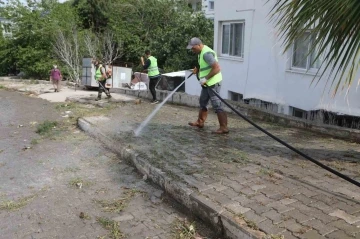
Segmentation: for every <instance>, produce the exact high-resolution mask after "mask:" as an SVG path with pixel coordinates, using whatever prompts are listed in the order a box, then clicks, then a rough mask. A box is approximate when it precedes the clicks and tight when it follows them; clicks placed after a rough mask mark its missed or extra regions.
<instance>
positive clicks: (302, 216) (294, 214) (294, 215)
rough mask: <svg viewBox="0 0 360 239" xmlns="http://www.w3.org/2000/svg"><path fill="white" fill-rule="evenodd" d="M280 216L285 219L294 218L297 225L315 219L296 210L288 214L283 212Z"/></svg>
mask: <svg viewBox="0 0 360 239" xmlns="http://www.w3.org/2000/svg"><path fill="white" fill-rule="evenodd" d="M282 214H283V215H284V216H285V217H286V218H294V219H295V220H296V221H297V222H299V223H303V222H306V221H309V220H312V219H315V217H313V216H309V215H306V214H303V213H301V212H300V211H299V210H297V209H295V210H292V211H288V212H285V213H282Z"/></svg>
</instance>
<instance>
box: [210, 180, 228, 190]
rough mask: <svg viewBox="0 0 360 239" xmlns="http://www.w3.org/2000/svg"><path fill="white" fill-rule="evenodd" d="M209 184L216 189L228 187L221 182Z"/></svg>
mask: <svg viewBox="0 0 360 239" xmlns="http://www.w3.org/2000/svg"><path fill="white" fill-rule="evenodd" d="M208 186H210V187H212V188H214V189H215V190H216V191H222V190H225V189H228V187H227V186H224V185H222V184H221V183H220V182H216V183H212V184H208Z"/></svg>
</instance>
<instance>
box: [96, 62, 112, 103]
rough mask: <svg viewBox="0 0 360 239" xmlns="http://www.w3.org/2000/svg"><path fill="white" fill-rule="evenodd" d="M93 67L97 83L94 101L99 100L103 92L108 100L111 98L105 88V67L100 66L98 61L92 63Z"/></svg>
mask: <svg viewBox="0 0 360 239" xmlns="http://www.w3.org/2000/svg"><path fill="white" fill-rule="evenodd" d="M94 65H95V80H96V81H97V82H98V83H99V91H98V97H97V98H96V99H95V100H96V101H98V100H101V95H102V92H104V93H105V94H106V96H107V98H108V99H110V98H111V95H110V90H109V89H107V88H106V86H105V85H106V79H107V76H106V70H105V67H103V66H102V64H100V62H99V60H95V61H94Z"/></svg>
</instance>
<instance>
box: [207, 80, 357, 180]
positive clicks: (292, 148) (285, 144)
mask: <svg viewBox="0 0 360 239" xmlns="http://www.w3.org/2000/svg"><path fill="white" fill-rule="evenodd" d="M209 89H210V90H211V91H212V92H213V93H214V94H215V95H216V96H217V97H218V98H219V99H220V100H221V101H222V102H223V103H224V104H225V105H226V106H227V107H229V108H230V109H231V110H233V111H234V112H235V113H236V114H237V115H238V116H240V117H241V118H243V119H244V120H245V121H247V122H248V123H250V124H251V125H253V126H254V127H255V128H257V129H258V130H260V131H262V132H263V133H265V134H267V135H268V136H270V137H271V138H273V139H274V140H276V141H278V142H279V143H281V144H282V145H284V146H285V147H287V148H289V149H291V150H292V151H294V152H295V153H297V154H299V155H301V156H303V157H304V158H306V159H308V160H310V161H311V162H313V163H315V164H317V165H318V166H320V167H322V168H323V169H325V170H327V171H329V172H331V173H333V174H335V175H337V176H339V177H340V178H342V179H344V180H346V181H348V182H350V183H352V184H354V185H356V186H358V187H360V183H359V182H358V181H356V180H354V179H352V178H350V177H348V176H346V175H344V174H342V173H340V172H338V171H336V170H334V169H332V168H330V167H328V166H326V165H325V164H322V163H320V162H319V161H317V160H316V159H313V158H312V157H310V156H308V155H306V154H305V153H303V152H301V151H300V150H297V149H296V148H294V147H293V146H291V145H289V144H287V143H285V142H284V141H282V140H281V139H279V138H278V137H276V136H274V135H272V134H271V133H270V132H268V131H266V130H265V129H263V128H261V127H260V126H258V125H257V124H255V123H254V122H253V121H251V120H250V119H248V118H247V117H246V116H245V115H243V114H241V113H240V112H239V111H237V110H236V109H235V108H234V107H232V106H231V105H230V104H229V103H227V102H226V101H225V100H224V99H223V98H221V96H220V95H219V94H218V93H217V92H216V91H215V90H213V89H212V88H210V87H209Z"/></svg>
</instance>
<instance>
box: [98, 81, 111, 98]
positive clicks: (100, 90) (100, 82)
mask: <svg viewBox="0 0 360 239" xmlns="http://www.w3.org/2000/svg"><path fill="white" fill-rule="evenodd" d="M100 84H101V85H100ZM105 85H106V80H103V81H99V91H98V98H101V93H102V92H105V94H106V95H107V96H109V95H110V91H109V89H107V88H105ZM101 86H103V87H101ZM104 89H106V91H105V90H104Z"/></svg>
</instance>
